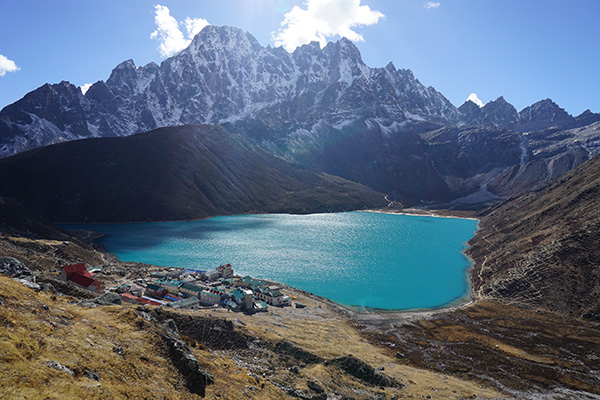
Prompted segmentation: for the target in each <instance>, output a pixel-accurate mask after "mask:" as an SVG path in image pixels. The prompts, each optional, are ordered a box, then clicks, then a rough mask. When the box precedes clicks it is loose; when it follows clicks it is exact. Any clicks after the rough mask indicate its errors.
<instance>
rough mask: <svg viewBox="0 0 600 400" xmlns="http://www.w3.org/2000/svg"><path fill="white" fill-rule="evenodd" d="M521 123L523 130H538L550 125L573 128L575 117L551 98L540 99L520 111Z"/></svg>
mask: <svg viewBox="0 0 600 400" xmlns="http://www.w3.org/2000/svg"><path fill="white" fill-rule="evenodd" d="M519 118H520V121H519V125H520V129H521V130H523V131H537V130H541V129H546V128H550V127H553V126H554V127H557V128H559V129H568V128H573V127H574V126H575V125H576V124H577V123H576V121H575V118H573V116H571V115H570V114H569V113H568V112H566V111H565V110H564V109H563V108H561V107H560V106H559V105H558V104H556V103H555V102H554V101H552V100H551V99H544V100H540V101H538V102H536V103H534V104H532V105H530V106H529V107H525V108H524V109H523V110H521V112H520V113H519Z"/></svg>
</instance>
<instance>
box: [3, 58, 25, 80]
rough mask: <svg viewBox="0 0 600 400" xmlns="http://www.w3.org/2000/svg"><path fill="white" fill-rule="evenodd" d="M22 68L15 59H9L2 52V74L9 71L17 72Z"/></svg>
mask: <svg viewBox="0 0 600 400" xmlns="http://www.w3.org/2000/svg"><path fill="white" fill-rule="evenodd" d="M20 69H21V68H19V67H17V64H15V62H14V61H13V60H9V59H8V58H6V57H4V56H3V55H2V54H0V76H4V75H6V73H7V72H17V71H18V70H20Z"/></svg>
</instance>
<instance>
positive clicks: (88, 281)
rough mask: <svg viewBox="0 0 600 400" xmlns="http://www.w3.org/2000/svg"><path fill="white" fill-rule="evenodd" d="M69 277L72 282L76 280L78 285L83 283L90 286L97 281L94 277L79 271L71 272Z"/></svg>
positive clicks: (84, 285)
mask: <svg viewBox="0 0 600 400" xmlns="http://www.w3.org/2000/svg"><path fill="white" fill-rule="evenodd" d="M67 279H69V280H70V281H71V282H75V283H77V284H78V285H81V286H83V287H85V288H87V287H89V286H90V285H91V284H92V283H94V282H95V281H96V280H95V279H94V278H92V277H89V276H85V275H83V274H81V273H79V272H76V273H73V274H71V276H69V278H67Z"/></svg>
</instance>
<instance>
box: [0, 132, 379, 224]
mask: <svg viewBox="0 0 600 400" xmlns="http://www.w3.org/2000/svg"><path fill="white" fill-rule="evenodd" d="M0 195H2V196H5V197H9V198H13V199H15V200H16V201H17V202H18V203H19V204H20V205H22V206H24V207H25V208H27V209H28V210H30V211H32V212H34V213H36V214H37V215H40V216H42V217H44V218H46V219H48V220H51V221H61V222H66V221H95V222H125V221H159V220H163V221H164V220H188V219H198V218H206V217H211V216H216V215H227V214H244V213H259V212H260V213H265V212H286V213H308V212H333V211H348V210H357V209H365V208H374V207H383V206H385V205H386V201H385V200H384V198H383V195H381V194H379V193H377V192H375V191H373V190H372V189H369V188H367V187H365V186H362V185H359V184H357V183H353V182H350V181H348V180H345V179H342V178H339V177H336V176H331V175H327V174H322V173H321V174H319V173H316V172H314V171H312V170H309V169H307V168H305V167H301V166H299V165H296V164H293V163H290V162H287V161H285V160H282V159H280V158H277V157H275V156H273V155H271V154H269V153H267V152H265V151H263V150H260V149H257V148H253V147H252V146H250V145H249V144H248V143H247V142H246V141H245V140H244V139H243V138H241V137H239V136H236V135H234V134H230V133H228V132H227V131H226V130H225V129H223V128H220V127H215V126H209V125H186V126H177V127H169V128H161V129H156V130H154V131H151V132H147V133H141V134H137V135H133V136H128V137H118V138H96V139H86V140H77V141H73V142H67V143H59V144H57V145H53V146H47V147H43V148H39V149H35V150H32V151H29V152H26V153H22V154H19V155H16V156H14V157H9V158H5V159H2V160H0Z"/></svg>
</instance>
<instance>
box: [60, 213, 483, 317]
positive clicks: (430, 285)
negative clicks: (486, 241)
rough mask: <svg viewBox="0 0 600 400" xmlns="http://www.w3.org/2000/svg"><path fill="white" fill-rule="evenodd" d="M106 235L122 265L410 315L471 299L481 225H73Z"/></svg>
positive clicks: (234, 221)
mask: <svg viewBox="0 0 600 400" xmlns="http://www.w3.org/2000/svg"><path fill="white" fill-rule="evenodd" d="M63 227H65V228H67V229H89V230H95V231H98V232H102V233H105V234H106V236H104V237H103V238H101V239H100V240H99V243H101V244H102V245H104V246H105V247H106V248H107V249H108V250H109V251H110V252H112V253H114V254H115V255H116V256H117V257H118V258H119V259H120V260H122V261H136V262H143V263H149V264H155V265H162V266H169V267H183V268H191V269H201V270H206V269H214V268H215V267H217V266H218V265H222V264H226V263H230V264H231V265H232V266H233V268H234V271H235V273H236V274H237V275H242V276H244V275H250V276H252V277H254V278H262V279H268V280H272V281H278V282H282V283H285V284H287V285H289V286H293V287H296V288H299V289H302V290H305V291H308V292H312V293H314V294H316V295H319V296H323V297H326V298H328V299H330V300H333V301H335V302H337V303H340V304H344V305H352V306H360V307H369V308H381V309H391V310H408V309H415V308H438V307H442V306H445V305H448V304H451V303H453V302H456V301H458V300H460V299H465V298H468V291H469V283H468V281H467V270H468V268H469V266H470V263H469V260H468V259H467V257H466V256H465V255H464V254H463V253H462V251H464V250H465V248H466V242H467V241H468V240H469V239H471V238H472V237H473V235H474V233H475V230H476V229H477V221H475V220H468V219H458V218H436V217H425V216H409V215H391V214H380V213H370V212H349V213H339V214H311V215H288V214H269V215H239V216H226V217H216V218H210V219H206V220H200V221H186V222H156V223H136V224H68V225H63Z"/></svg>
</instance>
